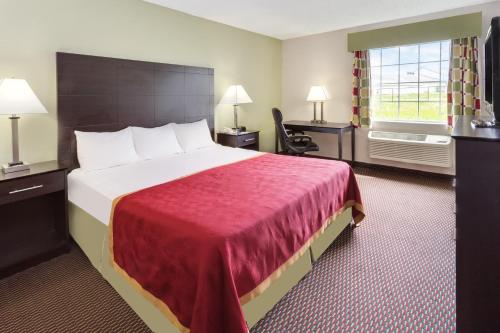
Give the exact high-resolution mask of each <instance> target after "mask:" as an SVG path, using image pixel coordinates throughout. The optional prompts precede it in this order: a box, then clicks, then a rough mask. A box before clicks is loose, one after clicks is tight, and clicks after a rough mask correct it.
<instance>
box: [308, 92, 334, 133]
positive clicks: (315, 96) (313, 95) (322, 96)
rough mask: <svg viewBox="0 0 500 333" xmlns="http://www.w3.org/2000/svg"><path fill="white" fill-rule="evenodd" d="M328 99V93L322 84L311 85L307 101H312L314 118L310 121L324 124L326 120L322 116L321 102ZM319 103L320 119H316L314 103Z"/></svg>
mask: <svg viewBox="0 0 500 333" xmlns="http://www.w3.org/2000/svg"><path fill="white" fill-rule="evenodd" d="M329 99H330V94H328V91H327V90H326V88H325V87H324V86H312V87H311V89H310V90H309V95H307V101H308V102H313V103H314V118H313V120H311V123H318V124H326V120H325V119H324V118H323V103H324V102H325V101H327V100H329ZM317 102H320V103H321V120H317V119H316V103H317Z"/></svg>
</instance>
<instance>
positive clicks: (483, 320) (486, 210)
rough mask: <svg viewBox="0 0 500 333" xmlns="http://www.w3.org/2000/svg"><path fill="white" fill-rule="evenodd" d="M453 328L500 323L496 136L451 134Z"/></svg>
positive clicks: (487, 328)
mask: <svg viewBox="0 0 500 333" xmlns="http://www.w3.org/2000/svg"><path fill="white" fill-rule="evenodd" d="M456 148H457V149H456V161H457V163H456V176H457V182H456V200H457V329H458V331H459V332H493V331H495V330H496V329H498V327H500V316H499V315H498V300H499V299H500V142H486V141H475V140H457V144H456Z"/></svg>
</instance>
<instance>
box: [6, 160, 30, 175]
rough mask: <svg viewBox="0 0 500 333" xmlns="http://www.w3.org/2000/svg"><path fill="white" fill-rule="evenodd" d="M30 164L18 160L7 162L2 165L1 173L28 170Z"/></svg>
mask: <svg viewBox="0 0 500 333" xmlns="http://www.w3.org/2000/svg"><path fill="white" fill-rule="evenodd" d="M29 169H30V166H29V164H27V163H23V162H19V163H9V164H5V165H2V171H3V173H13V172H20V171H26V170H29Z"/></svg>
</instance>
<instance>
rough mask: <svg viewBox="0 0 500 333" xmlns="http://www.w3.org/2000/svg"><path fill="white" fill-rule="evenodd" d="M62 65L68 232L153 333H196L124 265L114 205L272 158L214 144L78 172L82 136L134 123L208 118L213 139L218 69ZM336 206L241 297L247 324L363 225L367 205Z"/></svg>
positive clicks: (97, 60)
mask: <svg viewBox="0 0 500 333" xmlns="http://www.w3.org/2000/svg"><path fill="white" fill-rule="evenodd" d="M57 60H58V104H59V108H58V118H59V159H60V160H61V161H65V162H66V163H67V164H68V165H69V167H70V168H71V169H72V171H71V172H70V174H69V176H68V187H69V201H70V216H69V219H70V233H71V235H72V237H73V239H74V240H75V241H76V242H77V244H78V245H79V246H80V247H81V249H82V250H83V251H84V253H85V254H86V255H87V257H88V258H89V260H90V261H91V263H92V264H93V265H94V267H95V268H96V269H97V270H98V271H99V272H100V273H101V274H102V275H103V277H104V278H105V279H106V280H107V281H108V282H109V283H110V284H111V285H112V286H113V288H115V289H116V290H117V292H118V293H119V294H120V295H121V296H122V297H123V299H124V300H125V301H126V302H127V303H128V304H129V305H130V306H131V307H132V309H133V310H134V311H135V312H136V313H137V314H138V315H139V316H140V317H141V318H142V319H143V320H144V322H145V323H146V324H147V325H148V326H149V327H150V328H151V329H152V330H153V331H155V332H176V331H178V330H181V331H189V327H186V326H185V325H181V324H179V322H178V320H177V318H176V315H175V314H174V313H172V311H170V309H169V307H168V306H166V305H165V303H164V302H162V301H161V299H159V298H158V297H155V296H154V295H152V293H150V292H148V291H147V290H145V289H147V288H145V287H144V286H143V285H142V286H141V285H140V284H139V283H138V282H137V279H133V278H131V276H130V275H129V274H127V272H124V271H123V270H122V269H120V267H117V265H116V260H115V258H114V257H113V245H112V244H110V240H112V239H113V238H112V237H110V235H113V232H112V230H113V228H112V227H110V225H109V222H110V221H111V220H113V217H114V216H115V217H116V211H115V209H116V205H117V203H120V204H121V202H122V201H120V198H123V197H125V198H129V197H130V194H134V193H140V192H141V191H143V190H144V189H146V190H148V189H151V188H155V186H158V185H162V184H163V185H165V184H166V185H167V186H168V184H172V183H175V182H179V181H183V180H185V179H187V178H190V177H195V176H197V175H205V174H207V173H208V172H211V171H212V170H224V172H226V174H227V172H229V171H230V170H231V169H230V168H231V166H233V165H236V164H238V163H240V164H241V163H247V162H248V161H260V160H265V159H266V158H268V159H274V157H273V156H268V157H266V155H267V154H263V153H259V152H254V151H248V150H243V149H237V148H228V147H222V146H220V145H215V144H214V145H212V146H209V147H206V148H204V149H199V150H197V151H194V152H189V153H184V154H179V155H175V156H169V157H165V158H160V159H150V160H144V161H138V162H135V163H131V164H127V165H123V166H119V167H114V168H109V169H103V170H99V171H96V172H85V171H83V170H81V169H80V168H79V167H78V161H77V158H76V140H75V138H74V134H73V132H74V131H75V130H79V131H104V132H106V131H115V130H118V129H122V128H124V127H127V126H132V125H140V126H144V127H153V126H158V125H163V124H166V123H169V122H191V121H196V120H199V119H206V120H207V122H208V125H209V127H210V130H212V133H213V103H214V97H213V70H211V69H206V68H195V67H186V66H178V65H168V64H157V63H147V62H138V61H131V60H121V59H110V58H101V57H91V56H82V55H74V54H62V53H60V54H58V59H57ZM269 155H270V154H269ZM273 161H274V160H273ZM284 163H285V162H284ZM287 163H290V161H289V160H287ZM308 163H309V162H308ZM323 163H329V162H323ZM331 163H338V165H334V164H331V165H327V164H323V165H322V166H323V167H325V166H332V167H337V166H338V168H339V170H343V171H344V173H346V174H347V175H351V177H352V170H350V168H349V167H348V166H346V165H343V163H341V162H331ZM341 164H342V165H341ZM263 165H264V164H263ZM257 167H258V168H260V167H261V166H257ZM220 168H226V169H220ZM349 170H350V171H349ZM274 172H276V171H274ZM223 174H224V173H223ZM332 174H334V172H332ZM190 179H193V178H190ZM351 182H352V180H351ZM346 183H347V181H346ZM330 187H331V186H330ZM330 190H332V191H333V189H331V188H330ZM207 201H209V200H207ZM201 204H202V205H203V203H201ZM207 204H208V203H207ZM337 208H338V209H334V210H331V213H330V214H328V216H327V217H322V218H321V219H322V221H321V227H320V228H318V230H315V232H314V233H312V234H311V235H310V236H307V241H304V242H303V244H301V245H303V246H301V247H300V249H297V250H296V251H295V250H294V253H293V256H291V258H290V260H287V261H286V262H284V263H283V264H282V265H280V267H279V269H275V270H274V271H273V272H272V274H269V277H268V278H266V279H264V280H263V281H261V282H262V283H260V284H259V285H258V286H257V287H256V288H255V290H252V292H250V293H247V295H245V297H240V303H241V306H242V312H243V315H244V320H245V321H246V325H247V326H248V328H250V327H252V326H253V325H254V324H255V323H256V322H257V321H258V320H259V319H261V318H262V317H263V316H264V315H265V314H266V312H267V311H269V310H270V309H271V308H272V307H273V306H274V305H275V304H276V303H277V302H278V301H279V300H280V299H281V298H282V297H283V296H284V295H285V294H286V293H287V292H288V291H289V290H290V289H291V288H292V287H293V286H294V285H295V284H297V283H298V282H299V281H300V279H301V278H303V277H304V276H305V275H306V274H307V272H308V271H309V270H310V269H311V268H312V263H313V262H314V261H315V260H316V259H317V258H319V256H320V255H321V254H322V253H323V252H324V251H325V250H326V248H327V247H328V246H329V245H330V244H331V242H332V241H333V240H334V239H335V238H336V237H337V236H338V235H339V234H340V233H341V231H342V230H343V229H344V228H345V227H346V226H347V225H348V224H349V223H351V222H352V220H353V216H355V217H356V219H357V220H356V222H359V220H360V219H361V218H362V206H361V202H360V200H358V201H352V200H351V201H349V202H347V201H346V202H345V203H342V205H341V206H338V207H337ZM186 209H190V208H189V207H188V208H186ZM353 209H354V210H356V211H357V213H356V214H355V213H354V212H353ZM312 219H314V218H313V217H311V220H312ZM323 220H324V221H323ZM125 222H126V221H125ZM306 222H308V221H304V224H306ZM166 250H168V249H166ZM292 259H293V260H292ZM197 331H207V332H208V331H210V329H206V328H205V329H204V330H203V329H202V330H200V329H197ZM193 332H194V330H193Z"/></svg>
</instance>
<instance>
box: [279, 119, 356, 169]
mask: <svg viewBox="0 0 500 333" xmlns="http://www.w3.org/2000/svg"><path fill="white" fill-rule="evenodd" d="M283 126H285V128H286V129H290V130H295V131H303V132H318V133H330V134H337V136H338V139H339V142H338V146H339V160H342V143H343V142H342V137H343V136H344V133H348V132H351V154H352V159H351V161H352V163H353V164H354V161H355V152H356V141H355V140H356V136H355V127H354V126H353V125H352V124H349V123H326V124H316V123H311V122H310V121H303V120H289V121H284V122H283ZM274 149H275V152H276V153H277V152H278V149H279V146H278V133H277V132H276V133H275V143H274Z"/></svg>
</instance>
